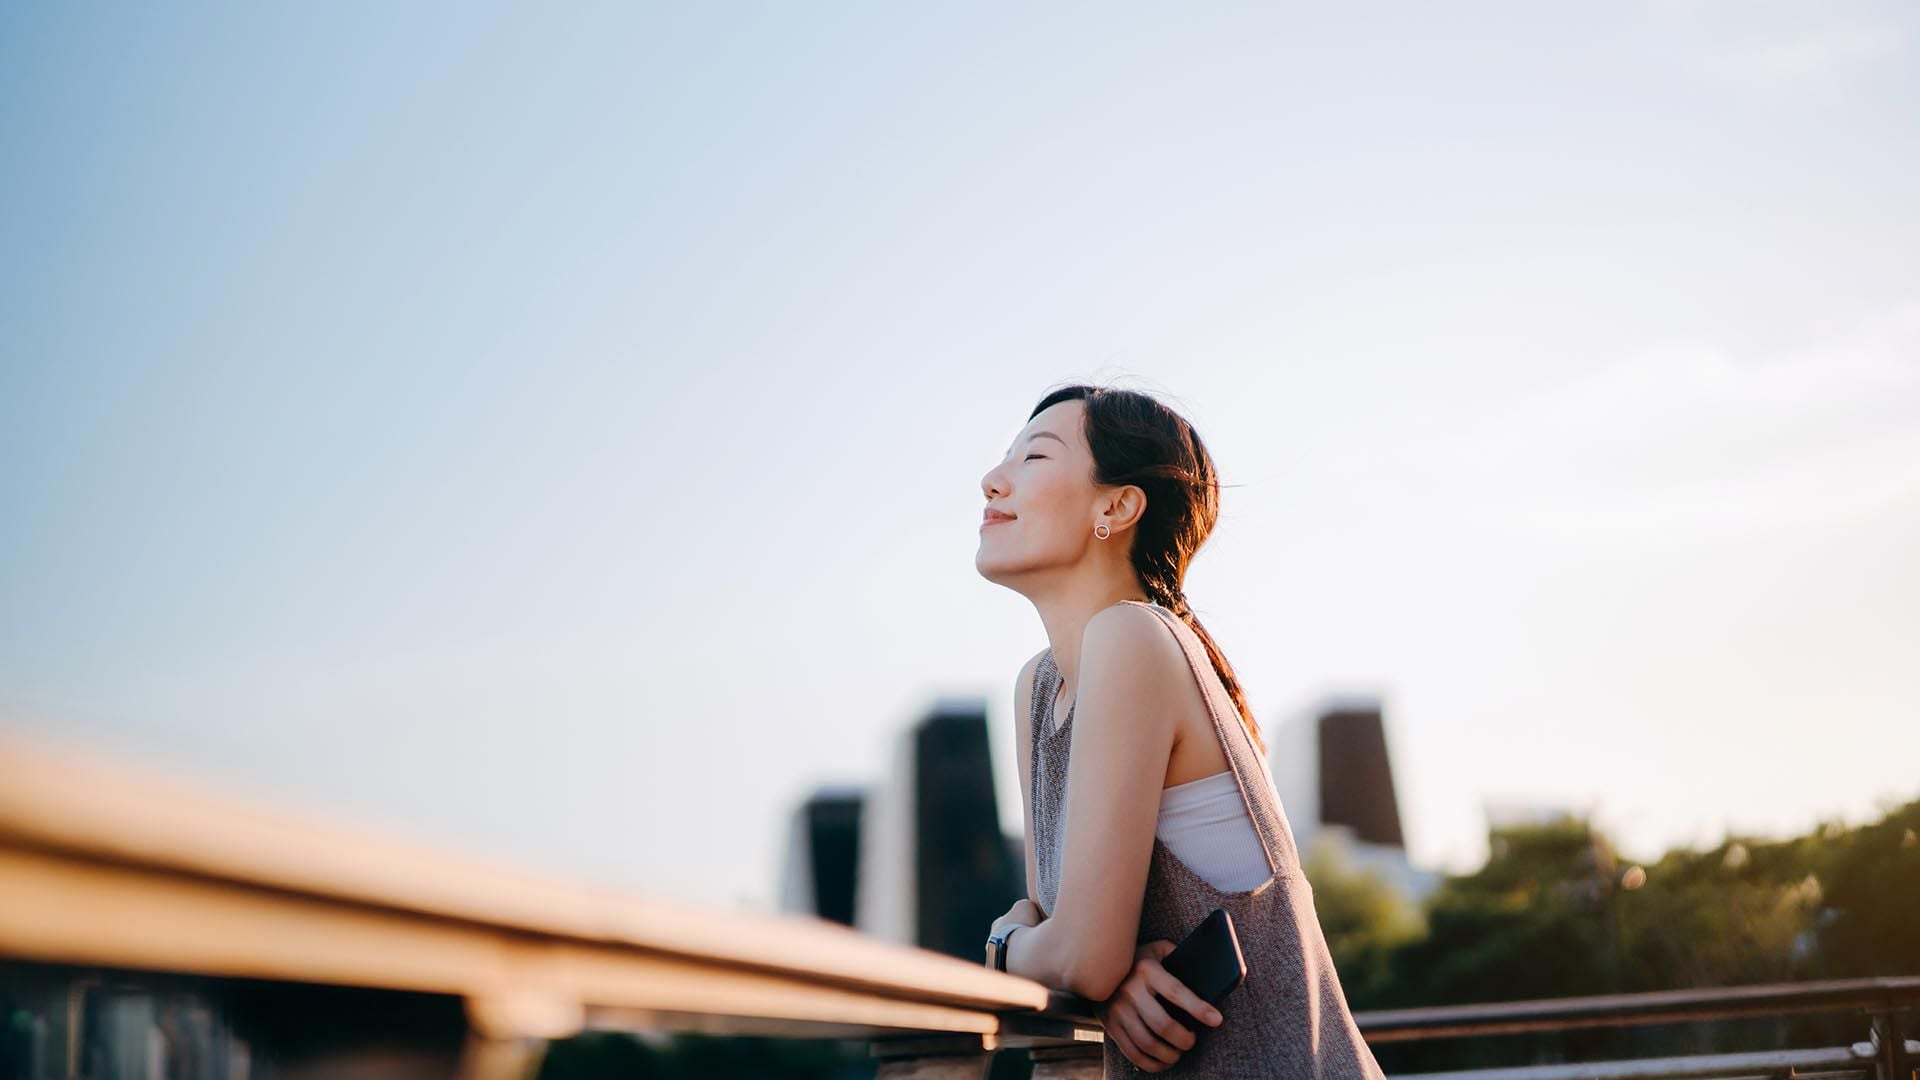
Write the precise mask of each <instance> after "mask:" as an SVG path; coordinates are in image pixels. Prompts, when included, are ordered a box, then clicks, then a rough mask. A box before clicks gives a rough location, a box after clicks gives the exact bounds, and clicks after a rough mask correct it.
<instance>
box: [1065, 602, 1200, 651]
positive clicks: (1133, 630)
mask: <svg viewBox="0 0 1920 1080" xmlns="http://www.w3.org/2000/svg"><path fill="white" fill-rule="evenodd" d="M1095 648H1098V649H1100V650H1101V651H1102V653H1103V654H1118V655H1124V656H1126V657H1128V658H1131V659H1136V660H1138V659H1145V658H1147V657H1149V656H1163V657H1178V656H1183V655H1184V654H1182V653H1181V651H1180V642H1179V641H1178V640H1177V639H1175V638H1174V636H1173V635H1172V634H1171V633H1168V632H1167V627H1166V625H1165V624H1163V623H1162V622H1161V621H1160V616H1158V615H1156V614H1154V613H1153V612H1152V611H1151V610H1150V609H1149V607H1148V605H1146V604H1143V603H1140V602H1138V601H1134V600H1123V601H1121V602H1120V603H1118V604H1113V605H1111V606H1109V607H1104V608H1101V609H1100V610H1099V611H1096V612H1094V613H1093V618H1091V619H1088V620H1087V628H1086V630H1085V631H1083V632H1082V634H1081V637H1080V649H1081V655H1082V656H1086V655H1087V652H1088V651H1089V650H1092V649H1095ZM1035 659H1038V657H1036V658H1035Z"/></svg>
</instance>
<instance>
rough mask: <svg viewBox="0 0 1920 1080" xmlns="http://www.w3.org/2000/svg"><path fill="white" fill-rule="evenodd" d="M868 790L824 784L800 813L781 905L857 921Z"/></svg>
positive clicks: (791, 841) (790, 846) (789, 845)
mask: <svg viewBox="0 0 1920 1080" xmlns="http://www.w3.org/2000/svg"><path fill="white" fill-rule="evenodd" d="M866 802H867V794H866V791H865V789H863V788H858V787H849V786H839V787H823V788H821V789H819V790H818V791H815V792H814V793H813V795H812V796H811V797H809V798H808V799H807V801H806V802H804V803H802V804H800V808H799V809H798V810H796V811H795V812H794V816H793V830H792V835H791V836H790V837H789V839H788V842H787V868H786V874H785V881H783V882H782V884H781V889H780V891H781V898H780V906H781V907H782V908H783V909H785V910H788V911H804V912H808V913H810V914H814V915H818V916H820V917H821V918H823V919H832V920H833V921H834V922H837V923H844V924H846V925H848V926H852V925H854V919H855V915H856V911H855V907H854V899H855V896H856V894H857V892H858V885H859V872H860V819H861V815H862V811H864V810H865V808H866Z"/></svg>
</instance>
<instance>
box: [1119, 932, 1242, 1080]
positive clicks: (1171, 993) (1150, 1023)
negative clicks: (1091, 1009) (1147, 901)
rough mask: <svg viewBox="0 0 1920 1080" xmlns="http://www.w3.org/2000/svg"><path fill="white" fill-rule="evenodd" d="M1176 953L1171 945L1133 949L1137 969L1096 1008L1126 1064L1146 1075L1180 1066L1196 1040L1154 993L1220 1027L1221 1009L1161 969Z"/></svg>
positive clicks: (1162, 943) (1153, 944)
mask: <svg viewBox="0 0 1920 1080" xmlns="http://www.w3.org/2000/svg"><path fill="white" fill-rule="evenodd" d="M1172 951H1173V942H1171V941H1166V940H1160V941H1149V942H1147V943H1146V944H1144V945H1142V946H1140V947H1139V948H1137V949H1135V950H1134V951H1133V970H1132V971H1130V972H1128V973H1127V977H1126V979H1125V981H1123V982H1121V984H1120V985H1119V987H1118V988H1116V989H1115V990H1114V992H1113V996H1112V997H1110V998H1108V999H1107V1000H1105V1001H1103V1002H1101V1003H1100V1005H1099V1007H1098V1012H1099V1014H1100V1020H1101V1023H1103V1024H1104V1025H1105V1026H1106V1029H1107V1038H1109V1039H1112V1040H1113V1041H1114V1044H1115V1045H1117V1046H1119V1047H1120V1052H1121V1053H1122V1054H1125V1055H1126V1056H1127V1060H1128V1061H1131V1062H1133V1063H1134V1064H1135V1065H1137V1066H1139V1067H1140V1068H1142V1069H1145V1070H1146V1071H1147V1072H1159V1071H1160V1070H1161V1069H1164V1068H1166V1067H1167V1066H1169V1065H1172V1064H1173V1063H1174V1062H1176V1061H1179V1060H1180V1055H1181V1054H1184V1053H1186V1052H1187V1051H1189V1050H1191V1049H1193V1044H1194V1041H1195V1039H1194V1035H1193V1033H1192V1032H1190V1031H1188V1030H1187V1029H1186V1028H1185V1027H1182V1026H1181V1025H1180V1023H1179V1021H1177V1020H1175V1019H1174V1018H1173V1017H1172V1016H1169V1015H1168V1014H1167V1010H1166V1009H1165V1008H1163V1007H1161V1005H1160V1002H1159V1001H1158V1000H1156V999H1155V998H1154V994H1156V993H1157V994H1159V995H1160V996H1161V997H1163V998H1166V999H1167V1000H1168V1001H1170V1002H1172V1003H1173V1004H1175V1005H1178V1006H1180V1007H1181V1008H1183V1009H1185V1010H1187V1014H1188V1015H1189V1016H1192V1017H1193V1018H1194V1019H1196V1020H1199V1021H1200V1022H1202V1023H1205V1024H1209V1025H1211V1026H1214V1027H1218V1026H1219V1025H1220V1020H1221V1016H1220V1010H1218V1009H1216V1008H1214V1007H1213V1006H1211V1005H1209V1004H1207V1003H1206V1002H1205V1001H1202V1000H1201V998H1200V995H1199V994H1196V993H1194V992H1193V991H1192V990H1189V989H1188V988H1187V984H1186V983H1183V982H1181V981H1180V980H1179V979H1176V978H1174V977H1173V976H1172V975H1171V974H1169V973H1168V972H1167V969H1166V968H1164V967H1161V966H1160V958H1161V957H1163V956H1165V955H1167V954H1168V953H1170V952H1172Z"/></svg>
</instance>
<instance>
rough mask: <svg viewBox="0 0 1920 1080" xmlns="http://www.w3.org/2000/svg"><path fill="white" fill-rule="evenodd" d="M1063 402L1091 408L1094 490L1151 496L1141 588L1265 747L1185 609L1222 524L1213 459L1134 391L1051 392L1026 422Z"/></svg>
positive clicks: (1234, 684) (1190, 433)
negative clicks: (1191, 576) (1183, 635)
mask: <svg viewBox="0 0 1920 1080" xmlns="http://www.w3.org/2000/svg"><path fill="white" fill-rule="evenodd" d="M1062 401H1080V402H1082V403H1084V404H1085V406H1086V414H1087V415H1086V426H1085V433H1086V437H1087V446H1088V447H1089V448H1090V449H1091V450H1092V451H1093V479H1094V482H1095V483H1097V484H1102V485H1116V484H1134V485H1136V486H1138V487H1139V488H1140V490H1142V491H1144V492H1146V494H1147V508H1146V510H1144V511H1143V512H1142V513H1141V515H1140V520H1139V521H1138V522H1136V523H1135V524H1134V529H1133V552H1132V561H1133V569H1134V573H1136V574H1137V575H1139V578H1140V587H1141V589H1143V590H1144V591H1145V592H1146V594H1147V596H1149V597H1151V598H1152V599H1153V600H1154V601H1155V602H1157V603H1159V604H1160V606H1162V607H1164V608H1166V609H1167V610H1169V611H1171V612H1173V613H1174V614H1175V615H1178V616H1179V617H1180V618H1181V619H1182V620H1184V621H1185V622H1186V624H1187V625H1188V626H1191V627H1193V632H1194V633H1195V634H1196V635H1197V636H1198V637H1199V638H1200V641H1201V642H1202V643H1203V644H1205V645H1206V647H1207V655H1208V656H1209V657H1210V658H1212V660H1213V670H1214V671H1215V673H1217V674H1218V675H1219V676H1220V682H1221V684H1222V685H1224V686H1225V687H1226V688H1227V696H1228V697H1230V698H1232V699H1233V704H1234V707H1235V708H1237V709H1239V710H1240V722H1241V723H1242V724H1245V725H1246V728H1247V734H1248V735H1250V736H1251V737H1252V738H1253V745H1254V746H1256V747H1258V748H1259V750H1260V752H1261V753H1262V754H1265V753H1266V752H1267V744H1266V742H1265V741H1264V740H1262V739H1261V738H1260V725H1259V724H1258V723H1257V722H1256V721H1255V720H1254V718H1253V710H1252V709H1250V708H1248V707H1247V695H1246V692H1245V691H1243V690H1242V689H1241V688H1240V680H1239V678H1238V677H1237V676H1235V675H1234V673H1233V665H1231V664H1229V663H1227V658H1226V655H1225V654H1223V653H1222V652H1221V651H1220V646H1218V645H1216V644H1215V643H1214V640H1213V635H1212V634H1209V633H1207V628H1206V627H1204V626H1201V625H1200V620H1199V619H1198V618H1197V617H1195V615H1194V613H1193V609H1192V608H1191V607H1188V606H1187V597H1186V594H1185V593H1184V592H1182V582H1183V581H1184V580H1185V578H1186V576H1187V565H1188V564H1189V563H1191V562H1192V561H1193V556H1194V553H1195V552H1197V551H1199V550H1200V545H1201V544H1204V543H1206V541H1207V536H1208V535H1209V534H1210V533H1212V532H1213V526H1214V523H1215V522H1216V521H1218V520H1219V519H1220V487H1221V484H1220V482H1219V479H1218V474H1217V473H1216V472H1215V470H1214V467H1213V458H1212V457H1211V456H1210V455H1209V454H1208V453H1207V448H1206V445H1205V444H1203V443H1202V442H1201V441H1200V435H1199V433H1198V432H1196V431H1194V430H1193V425H1192V424H1189V423H1187V421H1186V418H1185V417H1183V416H1181V415H1180V414H1179V413H1176V412H1174V411H1173V410H1172V409H1169V408H1167V407H1166V406H1165V405H1163V404H1161V403H1160V402H1159V401H1157V400H1155V399H1154V398H1153V397H1151V396H1150V395H1147V394H1143V393H1140V392H1139V391H1137V390H1123V389H1119V388H1115V387H1104V386H1087V385H1083V384H1078V383H1076V384H1074V385H1071V386H1063V387H1060V388H1059V389H1057V390H1052V391H1049V392H1048V394H1047V396H1046V397H1043V398H1041V399H1040V404H1038V405H1035V406H1034V407H1033V412H1031V413H1029V414H1028V415H1027V419H1029V420H1031V419H1033V418H1034V417H1035V416H1038V415H1040V413H1041V412H1042V411H1044V410H1046V409H1047V408H1049V407H1051V406H1053V405H1057V404H1059V403H1060V402H1062Z"/></svg>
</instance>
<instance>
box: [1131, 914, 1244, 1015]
mask: <svg viewBox="0 0 1920 1080" xmlns="http://www.w3.org/2000/svg"><path fill="white" fill-rule="evenodd" d="M1160 966H1161V967H1164V968H1166V969H1167V974H1169V975H1171V976H1173V977H1174V978H1176V979H1179V980H1180V981H1181V982H1183V983H1185V984H1186V985H1187V989H1189V990H1192V991H1193V992H1194V993H1195V994H1197V995H1198V996H1199V997H1200V999H1201V1000H1202V1001H1205V1002H1206V1003H1207V1004H1209V1005H1218V1004H1220V1002H1221V1001H1222V1000H1223V999H1225V998H1226V996H1227V995H1228V994H1230V993H1232V992H1233V988H1234V987H1236V986H1239V985H1240V981H1241V980H1242V979H1245V978H1246V977H1247V958H1246V957H1245V956H1243V955H1242V954H1241V952H1240V938H1239V936H1238V935H1236V934H1235V933H1234V932H1233V916H1231V915H1228V914H1227V909H1226V908H1214V909H1213V910H1212V911H1211V912H1208V913H1207V917H1206V918H1204V919H1202V920H1200V925H1198V926H1196V927H1194V928H1193V929H1192V930H1190V931H1188V932H1187V936H1186V937H1184V938H1181V939H1180V944H1178V945H1175V946H1174V947H1173V951H1172V952H1170V953H1168V954H1167V955H1166V956H1164V957H1162V958H1161V960H1160ZM1154 997H1156V998H1160V1004H1161V1005H1162V1006H1163V1007H1164V1008H1165V1009H1166V1010H1167V1015H1168V1016H1171V1017H1173V1019H1174V1022H1175V1023H1178V1024H1179V1025H1180V1026H1181V1027H1184V1028H1186V1029H1187V1030H1188V1031H1191V1032H1193V1034H1194V1038H1196V1039H1199V1038H1202V1037H1204V1036H1205V1034H1206V1032H1208V1031H1210V1030H1212V1028H1213V1025H1212V1024H1209V1023H1207V1022H1205V1021H1204V1020H1196V1019H1194V1018H1193V1017H1192V1016H1190V1015H1188V1013H1187V1011H1186V1010H1185V1009H1182V1008H1181V1007H1180V1006H1178V1005H1175V1004H1174V1003H1173V1002H1171V1001H1168V1000H1167V999H1166V998H1164V997H1160V995H1159V994H1155V995H1154ZM1195 1045H1196V1046H1197V1045H1199V1044H1198V1043H1195Z"/></svg>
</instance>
